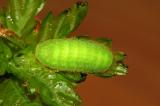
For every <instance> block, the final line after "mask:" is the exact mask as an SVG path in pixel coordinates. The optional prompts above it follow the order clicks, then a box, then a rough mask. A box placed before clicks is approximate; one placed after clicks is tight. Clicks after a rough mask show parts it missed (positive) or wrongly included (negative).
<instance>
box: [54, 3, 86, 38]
mask: <svg viewBox="0 0 160 106" xmlns="http://www.w3.org/2000/svg"><path fill="white" fill-rule="evenodd" d="M87 10H88V4H87V2H77V3H76V4H75V5H74V6H73V7H72V8H69V9H67V10H65V11H64V12H62V13H61V14H60V15H59V16H58V17H56V18H55V22H54V30H55V31H54V33H53V38H64V37H66V36H67V35H69V34H70V33H71V32H72V31H74V30H75V29H76V28H77V27H78V26H79V24H80V23H81V22H82V20H83V19H84V18H85V16H86V14H87Z"/></svg>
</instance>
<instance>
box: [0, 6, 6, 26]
mask: <svg viewBox="0 0 160 106" xmlns="http://www.w3.org/2000/svg"><path fill="white" fill-rule="evenodd" d="M0 24H2V25H3V26H6V21H5V9H4V8H0Z"/></svg>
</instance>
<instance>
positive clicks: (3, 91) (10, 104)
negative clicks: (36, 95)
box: [0, 79, 41, 106]
mask: <svg viewBox="0 0 160 106" xmlns="http://www.w3.org/2000/svg"><path fill="white" fill-rule="evenodd" d="M38 104H39V105H38ZM0 105H1V106H41V104H40V103H31V102H30V100H29V99H28V98H27V96H25V92H24V90H23V89H22V88H20V86H19V85H18V83H17V82H16V81H15V80H14V79H6V80H4V81H3V82H1V83H0Z"/></svg>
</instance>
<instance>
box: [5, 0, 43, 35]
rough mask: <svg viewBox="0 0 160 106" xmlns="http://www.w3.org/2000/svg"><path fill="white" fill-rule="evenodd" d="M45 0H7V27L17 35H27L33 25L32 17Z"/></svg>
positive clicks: (40, 8)
mask: <svg viewBox="0 0 160 106" xmlns="http://www.w3.org/2000/svg"><path fill="white" fill-rule="evenodd" d="M44 3H45V0H37V1H36V2H35V0H9V6H8V10H7V12H6V19H5V20H6V23H7V27H8V28H9V29H11V30H13V31H14V32H15V33H16V34H17V35H18V36H24V35H27V34H28V33H29V32H32V31H33V29H34V28H33V27H34V26H35V22H34V21H35V19H34V17H35V16H36V15H37V14H38V13H39V12H40V11H41V10H42V8H43V6H44Z"/></svg>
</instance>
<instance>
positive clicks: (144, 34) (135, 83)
mask: <svg viewBox="0 0 160 106" xmlns="http://www.w3.org/2000/svg"><path fill="white" fill-rule="evenodd" d="M76 1H77V0H47V4H46V7H45V10H43V11H42V13H41V14H40V15H39V17H43V16H44V15H46V13H47V11H49V10H52V11H53V13H54V14H55V15H57V14H58V13H59V12H61V11H62V10H64V9H65V8H68V7H71V6H72V5H73V4H74V3H75V2H76ZM5 2H6V0H0V5H1V6H2V5H4V4H5ZM88 2H89V12H88V15H87V17H86V19H85V20H84V21H83V23H82V24H81V26H80V27H79V28H78V29H77V30H76V32H75V34H88V35H89V36H91V37H93V38H96V37H109V38H112V40H113V48H114V50H121V51H124V52H126V53H127V59H126V63H127V64H128V66H129V74H128V75H127V76H123V77H114V78H110V79H102V78H97V77H94V76H89V77H88V78H87V80H86V81H85V82H83V83H81V84H80V86H79V87H78V92H79V94H80V95H81V97H82V98H83V101H84V104H83V105H84V106H160V1H159V0H98V1H97V0H88Z"/></svg>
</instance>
